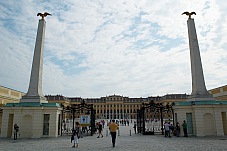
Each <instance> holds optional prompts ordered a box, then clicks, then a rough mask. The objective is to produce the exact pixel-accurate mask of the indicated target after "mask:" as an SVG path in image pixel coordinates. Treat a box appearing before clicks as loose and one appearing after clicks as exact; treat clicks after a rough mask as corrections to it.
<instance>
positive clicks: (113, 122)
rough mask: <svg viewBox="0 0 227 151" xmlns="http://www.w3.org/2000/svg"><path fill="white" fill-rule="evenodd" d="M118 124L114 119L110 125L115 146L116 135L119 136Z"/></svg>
mask: <svg viewBox="0 0 227 151" xmlns="http://www.w3.org/2000/svg"><path fill="white" fill-rule="evenodd" d="M118 128H119V127H118V125H117V124H116V123H115V120H112V123H111V124H110V125H109V130H110V134H111V137H112V144H113V147H115V143H116V136H117V129H118Z"/></svg>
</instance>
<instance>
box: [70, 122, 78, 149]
mask: <svg viewBox="0 0 227 151" xmlns="http://www.w3.org/2000/svg"><path fill="white" fill-rule="evenodd" d="M79 132H80V124H79V122H76V125H75V128H74V130H73V132H72V139H73V140H74V145H73V146H72V147H73V148H75V147H76V148H77V147H78V145H79V142H78V140H79ZM75 145H76V146H75Z"/></svg>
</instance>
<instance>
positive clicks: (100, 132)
mask: <svg viewBox="0 0 227 151" xmlns="http://www.w3.org/2000/svg"><path fill="white" fill-rule="evenodd" d="M98 130H99V136H98V137H97V138H100V136H102V137H103V135H102V124H101V123H100V122H99V127H98Z"/></svg>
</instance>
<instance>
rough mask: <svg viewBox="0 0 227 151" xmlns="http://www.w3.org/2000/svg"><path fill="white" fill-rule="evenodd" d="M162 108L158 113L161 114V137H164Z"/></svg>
mask: <svg viewBox="0 0 227 151" xmlns="http://www.w3.org/2000/svg"><path fill="white" fill-rule="evenodd" d="M162 111H163V107H162V106H161V107H160V112H161V126H162V128H161V129H162V135H164V129H163V115H162Z"/></svg>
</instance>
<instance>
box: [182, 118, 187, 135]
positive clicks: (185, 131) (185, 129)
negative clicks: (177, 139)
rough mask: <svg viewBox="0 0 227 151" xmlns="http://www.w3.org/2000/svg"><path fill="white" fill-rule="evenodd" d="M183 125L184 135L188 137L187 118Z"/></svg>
mask: <svg viewBox="0 0 227 151" xmlns="http://www.w3.org/2000/svg"><path fill="white" fill-rule="evenodd" d="M182 126H183V131H184V137H188V130H187V123H186V121H185V120H184V122H183V124H182Z"/></svg>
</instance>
